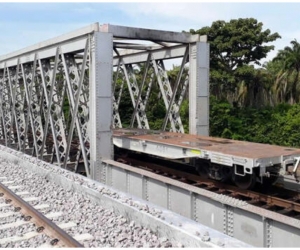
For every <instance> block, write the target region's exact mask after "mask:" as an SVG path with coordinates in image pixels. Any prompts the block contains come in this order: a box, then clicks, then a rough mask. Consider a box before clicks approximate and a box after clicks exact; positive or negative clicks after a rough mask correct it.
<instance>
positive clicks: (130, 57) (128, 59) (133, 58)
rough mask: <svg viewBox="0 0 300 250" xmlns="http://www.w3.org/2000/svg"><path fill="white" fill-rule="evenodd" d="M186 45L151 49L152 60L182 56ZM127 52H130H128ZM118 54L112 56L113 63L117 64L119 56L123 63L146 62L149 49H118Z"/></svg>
mask: <svg viewBox="0 0 300 250" xmlns="http://www.w3.org/2000/svg"><path fill="white" fill-rule="evenodd" d="M185 49H186V45H180V46H174V47H170V48H162V49H157V50H152V51H151V55H152V59H154V60H163V59H172V58H178V57H183V56H184V53H185ZM129 52H132V53H130V54H129ZM119 54H120V56H114V60H113V65H114V66H118V62H119V58H120V57H121V58H122V59H123V63H124V64H132V63H141V62H146V61H147V58H148V54H149V51H144V52H136V51H134V52H133V51H126V50H125V51H124V52H123V51H119Z"/></svg>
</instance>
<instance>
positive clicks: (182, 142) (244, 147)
mask: <svg viewBox="0 0 300 250" xmlns="http://www.w3.org/2000/svg"><path fill="white" fill-rule="evenodd" d="M113 136H114V137H122V138H128V139H134V140H143V141H149V142H154V143H161V144H165V145H172V146H178V147H182V148H189V149H196V150H208V151H211V152H217V153H222V154H226V155H233V156H238V157H247V158H252V159H261V158H271V157H277V156H289V155H295V154H300V148H291V147H282V146H276V145H270V144H262V143H254V142H246V141H236V140H229V139H224V138H216V137H209V136H200V135H191V134H179V133H172V132H162V131H149V130H148V131H147V130H142V129H114V131H113Z"/></svg>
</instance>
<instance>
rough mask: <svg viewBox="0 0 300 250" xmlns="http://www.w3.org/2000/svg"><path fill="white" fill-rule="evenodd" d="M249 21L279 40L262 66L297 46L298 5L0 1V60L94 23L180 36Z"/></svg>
mask: <svg viewBox="0 0 300 250" xmlns="http://www.w3.org/2000/svg"><path fill="white" fill-rule="evenodd" d="M0 1H1V0H0ZM251 17H253V18H256V19H257V20H258V21H259V22H262V23H263V29H264V30H265V29H270V30H271V32H272V33H274V32H278V33H279V34H280V35H281V37H282V38H281V39H277V40H276V41H275V42H273V43H272V44H274V45H275V50H274V51H272V52H270V53H269V54H268V57H267V58H266V59H265V60H262V62H264V61H268V60H271V59H272V58H273V57H274V56H275V55H276V54H277V51H278V50H279V49H283V48H284V47H285V46H289V45H290V41H292V40H294V39H297V40H298V41H300V2H289V3H287V2H247V3H245V2H224V1H223V2H219V3H217V2H213V3H212V2H211V1H210V2H175V3H174V2H163V1H153V2H142V1H139V2H122V1H121V2H88V3H84V2H69V3H61V2H52V3H41V2H33V3H25V2H19V3H13V2H0V55H4V54H7V53H9V52H13V51H15V50H18V49H21V48H24V47H27V46H30V45H33V44H35V43H38V42H41V41H44V40H47V39H49V38H53V37H55V36H58V35H61V34H63V33H67V32H70V31H72V30H76V29H78V28H81V27H84V26H87V25H89V24H91V23H95V22H99V23H100V24H104V23H110V24H114V25H122V26H131V27H141V28H149V29H160V30H169V31H178V32H181V31H183V30H184V31H189V30H190V29H195V30H197V29H200V28H202V27H204V26H210V25H211V24H212V22H214V21H217V20H225V21H229V20H231V19H237V18H251Z"/></svg>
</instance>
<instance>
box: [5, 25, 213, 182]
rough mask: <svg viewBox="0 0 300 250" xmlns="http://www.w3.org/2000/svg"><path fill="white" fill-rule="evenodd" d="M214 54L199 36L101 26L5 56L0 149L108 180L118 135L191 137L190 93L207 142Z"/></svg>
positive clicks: (195, 121)
mask: <svg viewBox="0 0 300 250" xmlns="http://www.w3.org/2000/svg"><path fill="white" fill-rule="evenodd" d="M201 39H202V40H201ZM127 40H131V41H127ZM132 40H134V41H132ZM139 40H143V41H142V42H140V41H139ZM202 54H203V55H204V59H205V60H199V56H201V55H202ZM207 55H208V46H207V44H206V41H205V38H203V37H202V38H201V37H200V36H198V35H191V34H188V33H183V32H168V31H157V30H148V29H147V30H145V29H139V28H129V27H122V26H114V25H102V26H99V24H98V23H95V24H91V25H89V26H87V27H85V28H82V29H79V30H77V31H74V32H70V33H67V34H64V35H62V36H60V37H57V38H53V39H50V40H47V41H45V42H41V43H39V44H36V45H33V46H30V47H28V48H25V49H22V50H19V51H16V52H13V53H10V54H8V55H4V56H0V143H1V144H4V145H6V146H8V147H11V148H14V149H16V150H19V151H22V152H25V153H27V154H30V155H33V156H36V157H38V158H40V159H43V160H45V161H49V162H52V163H54V164H56V165H58V166H60V167H63V168H66V169H69V170H72V171H75V172H77V173H83V174H85V175H87V176H88V177H91V178H94V179H98V180H103V179H105V170H104V169H103V167H102V165H101V162H102V161H103V160H105V159H110V158H111V157H112V155H113V145H112V128H122V127H131V128H133V127H137V128H141V129H152V126H156V127H157V126H161V128H162V130H171V131H173V132H179V133H184V132H185V131H184V127H183V124H182V119H181V117H180V107H181V104H182V102H183V100H184V98H185V96H186V92H187V91H188V90H189V103H190V104H191V106H190V118H189V121H190V131H193V133H195V131H196V133H197V132H198V131H204V132H203V133H204V134H205V133H208V93H207V89H208V88H207V87H208V57H207ZM174 58H175V59H179V58H181V59H182V63H181V66H180V68H179V70H178V71H176V70H174V71H173V72H172V75H171V76H172V77H170V75H169V72H168V70H167V69H166V68H165V65H166V60H169V59H174ZM174 72H175V73H176V72H177V76H175V78H174V74H175V73H174ZM199 72H200V73H201V74H202V75H203V77H202V75H201V74H200V75H199ZM200 83H203V84H202V85H201V86H200V85H199V84H200ZM199 86H200V87H199ZM153 90H155V91H153ZM126 95H127V96H126ZM128 100H129V101H128ZM156 104H158V105H156ZM123 105H126V108H128V110H126V111H125V113H126V114H124V112H121V110H124V106H123ZM154 106H155V107H154ZM153 108H157V110H158V109H159V110H158V112H159V116H160V117H159V119H160V120H159V122H157V120H156V119H157V117H155V115H153V113H151V112H152V110H153ZM199 110H200V111H199ZM202 111H205V113H203V114H202V113H201V112H202ZM125 118H126V119H125ZM160 123H161V124H160ZM158 124H159V125H158ZM185 125H186V124H185ZM201 133H202V132H201ZM101 175H102V176H101Z"/></svg>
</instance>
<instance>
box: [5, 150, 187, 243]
mask: <svg viewBox="0 0 300 250" xmlns="http://www.w3.org/2000/svg"><path fill="white" fill-rule="evenodd" d="M8 150H9V149H8ZM24 157H26V156H24ZM33 160H34V159H33ZM47 166H48V164H45V165H44V166H43V167H47ZM48 167H49V166H48ZM52 170H53V169H52ZM55 170H56V171H59V172H60V174H64V175H66V176H68V175H69V176H73V178H75V179H74V180H73V181H77V182H82V179H81V176H79V175H78V176H75V177H74V175H73V174H72V175H70V173H69V172H68V171H66V170H63V169H57V168H55ZM0 172H1V177H7V179H6V180H5V181H14V183H13V184H9V185H13V186H22V187H21V188H18V189H17V190H16V191H28V192H29V193H30V195H29V196H33V197H38V201H32V202H29V203H30V204H31V205H37V204H47V205H49V208H47V209H44V210H43V213H44V214H47V213H50V212H51V213H53V212H61V213H62V215H61V216H58V217H54V218H53V219H52V220H53V221H54V222H56V223H57V224H59V223H67V222H74V223H76V224H77V226H76V227H71V228H68V229H65V231H66V232H67V233H69V234H70V235H72V236H74V235H77V234H85V233H88V234H90V235H92V236H93V239H92V240H87V241H84V242H83V245H84V246H85V247H178V246H181V247H182V245H181V244H180V243H176V242H170V241H169V240H168V239H166V238H165V237H160V238H159V237H158V236H157V235H156V234H154V233H152V232H151V231H150V230H149V229H147V228H144V227H142V226H141V225H138V224H137V223H136V222H135V221H127V220H126V218H124V217H123V216H122V215H118V214H115V212H114V210H113V209H105V208H103V207H101V206H100V205H98V204H96V203H95V202H93V201H91V200H89V199H88V198H86V197H84V196H83V195H82V194H80V193H76V192H73V191H71V190H65V189H63V188H61V187H59V186H57V185H55V184H53V183H52V182H50V181H48V180H47V179H45V178H42V177H41V176H39V175H37V174H35V173H32V172H29V171H27V170H25V169H23V168H22V167H20V166H19V164H18V162H17V161H15V162H10V161H8V160H6V159H4V158H2V157H1V156H0ZM0 181H3V179H2V180H0ZM82 184H83V183H82ZM9 185H7V186H9ZM91 185H92V184H91ZM98 191H100V192H102V193H107V192H109V190H103V189H102V190H98ZM112 195H115V196H117V194H116V193H113V194H112ZM26 196H27V197H28V195H26ZM1 202H4V200H2V201H1ZM128 202H130V201H128ZM11 209H12V208H7V207H6V208H2V209H0V211H1V213H3V212H5V211H10V210H11ZM144 209H147V207H145V208H144ZM152 212H153V213H154V214H157V216H159V211H152ZM17 220H20V215H13V216H10V217H7V218H1V219H0V223H1V224H3V223H8V222H9V223H11V222H14V221H17ZM34 230H35V227H34V226H33V225H32V224H26V225H23V226H20V227H16V228H10V229H6V230H3V231H1V232H0V239H3V238H7V237H11V236H13V235H18V236H22V235H24V234H26V233H28V232H31V231H34ZM47 240H48V241H47ZM46 241H47V243H49V239H48V238H47V237H46V236H42V235H39V236H36V237H34V238H32V239H30V240H26V241H19V242H12V243H7V244H5V245H3V246H1V247H37V246H39V245H42V244H44V243H46Z"/></svg>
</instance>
